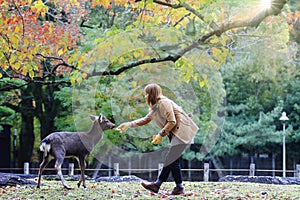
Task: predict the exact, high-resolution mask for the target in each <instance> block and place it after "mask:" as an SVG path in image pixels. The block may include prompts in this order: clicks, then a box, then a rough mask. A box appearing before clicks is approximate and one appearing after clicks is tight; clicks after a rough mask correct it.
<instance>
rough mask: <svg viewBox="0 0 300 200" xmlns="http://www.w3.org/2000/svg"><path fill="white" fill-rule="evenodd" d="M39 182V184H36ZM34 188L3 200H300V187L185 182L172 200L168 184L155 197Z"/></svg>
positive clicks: (124, 187) (114, 190)
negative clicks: (182, 193) (182, 189)
mask: <svg viewBox="0 0 300 200" xmlns="http://www.w3.org/2000/svg"><path fill="white" fill-rule="evenodd" d="M35 181H36V180H35ZM42 183H43V185H42V186H41V188H40V189H37V188H36V187H34V186H29V185H26V186H2V187H1V195H0V198H1V199H14V200H16V199H53V200H54V199H55V200H56V199H85V200H86V199H99V200H103V199H289V200H291V199H295V200H296V199H300V186H299V185H272V184H257V183H237V182H184V186H185V191H186V195H185V196H170V195H169V193H171V191H172V189H173V187H174V183H173V182H167V183H164V184H163V185H162V187H161V190H160V191H159V193H158V194H153V193H151V192H149V191H147V190H145V189H143V187H142V186H141V185H140V183H139V182H117V183H112V182H95V181H87V188H85V189H84V188H77V186H76V185H77V181H68V184H69V185H70V186H71V187H73V188H74V189H71V190H66V189H64V188H63V186H62V184H61V182H60V181H47V180H43V181H42Z"/></svg>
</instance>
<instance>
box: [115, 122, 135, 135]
mask: <svg viewBox="0 0 300 200" xmlns="http://www.w3.org/2000/svg"><path fill="white" fill-rule="evenodd" d="M130 127H131V122H124V123H122V124H120V125H119V126H118V127H117V128H116V130H117V131H119V132H120V133H124V132H125V131H126V130H127V129H128V128H130Z"/></svg>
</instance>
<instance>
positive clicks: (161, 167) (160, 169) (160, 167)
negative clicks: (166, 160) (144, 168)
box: [157, 163, 164, 176]
mask: <svg viewBox="0 0 300 200" xmlns="http://www.w3.org/2000/svg"><path fill="white" fill-rule="evenodd" d="M163 168H164V164H163V163H158V175H157V176H159V175H160V173H161V171H162V169H163Z"/></svg>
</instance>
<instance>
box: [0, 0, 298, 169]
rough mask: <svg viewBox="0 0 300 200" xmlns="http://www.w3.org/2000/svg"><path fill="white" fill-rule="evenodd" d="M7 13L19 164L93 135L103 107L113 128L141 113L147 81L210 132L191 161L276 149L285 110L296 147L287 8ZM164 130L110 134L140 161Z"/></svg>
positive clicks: (82, 4)
mask: <svg viewBox="0 0 300 200" xmlns="http://www.w3.org/2000/svg"><path fill="white" fill-rule="evenodd" d="M291 3H292V5H293V6H294V7H296V6H297V3H296V2H294V1H292V2H291ZM1 5H2V7H1V11H2V12H1V17H2V19H1V26H2V27H3V31H2V32H1V38H0V39H1V43H0V44H1V52H0V55H1V57H0V66H1V71H0V72H1V73H0V74H1V75H0V76H1V88H0V90H1V102H2V104H1V105H2V107H1V109H2V110H3V114H2V116H1V117H2V118H3V119H4V120H6V121H7V122H11V121H12V119H14V120H13V121H14V123H15V124H14V127H16V128H18V129H19V130H20V131H19V132H20V136H19V142H20V146H19V149H20V156H19V157H20V163H23V162H24V161H30V160H31V159H32V150H33V148H34V142H39V141H40V138H43V137H45V136H46V135H47V134H49V133H50V132H52V131H54V130H74V129H81V130H83V129H85V127H88V121H85V120H84V119H85V116H86V115H88V114H93V113H97V112H100V110H101V112H103V113H104V114H105V115H107V116H109V117H110V118H114V120H115V121H116V123H120V122H122V121H126V120H132V119H134V118H137V117H140V116H143V115H144V114H145V112H147V108H146V107H145V104H144V99H143V97H142V94H141V93H142V88H143V86H144V85H145V84H146V83H148V82H150V81H156V82H158V83H160V84H161V85H163V86H164V89H165V91H166V93H167V95H168V96H170V97H171V98H173V99H174V100H176V101H178V102H180V103H181V104H182V105H183V107H184V109H185V110H187V111H190V112H193V113H194V119H195V121H196V122H197V123H198V124H199V125H200V127H201V130H200V133H201V134H199V135H198V136H197V138H195V142H196V145H194V146H193V147H192V148H191V149H190V151H188V152H187V153H186V154H185V158H186V159H189V160H193V159H198V160H201V159H203V158H204V157H205V156H206V155H207V153H208V152H210V156H212V157H213V156H223V155H234V154H239V153H241V152H245V151H246V152H249V153H251V154H253V153H260V152H274V149H273V148H275V152H276V147H275V146H276V143H278V142H279V141H278V138H277V137H270V135H276V134H279V132H280V130H281V129H280V124H279V122H278V120H277V118H278V117H279V115H280V113H281V111H282V110H286V111H287V112H288V113H291V116H290V115H289V117H290V118H291V121H292V124H293V127H290V130H291V131H290V133H291V135H290V136H291V137H290V139H291V141H290V143H291V144H292V143H295V144H297V143H298V136H297V135H298V131H297V127H298V123H297V119H298V117H299V112H298V110H299V109H298V104H297V98H296V96H295V94H298V93H297V92H298V89H299V88H298V87H297V85H298V84H297V82H298V79H299V77H298V76H299V67H298V66H297V65H295V59H296V52H297V49H298V47H297V45H295V44H294V43H293V42H292V40H290V35H293V37H294V38H297V31H296V30H297V23H298V22H299V20H298V17H299V13H298V12H296V10H295V12H290V10H289V7H288V6H287V5H286V2H285V1H284V0H282V1H280V0H276V1H273V4H272V6H271V8H267V7H264V5H262V4H261V1H253V2H248V1H239V2H234V3H233V2H231V1H209V0H208V1H198V2H196V1H184V2H183V1H156V0H154V1H122V0H119V1H101V2H99V1H96V0H95V1H84V0H80V1H77V0H75V1H72V2H71V3H68V4H67V3H65V2H64V1H45V2H43V1H40V0H39V1H27V2H26V1H5V2H4V1H3V2H1ZM178 88H180V90H178ZM174 91H177V92H174ZM71 96H72V98H71ZM225 116H228V117H226V118H225ZM225 119H226V120H225ZM73 120H74V121H75V123H73ZM66 124H67V125H66ZM223 125H224V129H223ZM294 127H295V130H296V131H294V130H293V129H294ZM221 130H223V131H221ZM292 130H293V131H292ZM156 131H157V129H156V127H155V126H150V127H147V128H144V129H139V131H137V130H132V132H130V134H128V135H118V134H116V133H115V132H109V133H108V134H107V135H106V137H107V139H109V140H110V141H112V143H113V144H114V145H118V146H122V148H124V149H128V150H131V151H142V152H143V151H151V150H152V149H153V146H152V145H150V143H149V137H151V135H152V134H155V133H156ZM141 133H142V134H141ZM212 138H218V140H212ZM217 142H218V143H217ZM213 148H214V149H213ZM277 151H279V150H278V149H277Z"/></svg>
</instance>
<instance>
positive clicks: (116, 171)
mask: <svg viewBox="0 0 300 200" xmlns="http://www.w3.org/2000/svg"><path fill="white" fill-rule="evenodd" d="M162 168H163V164H162V163H159V164H158V168H157V169H128V168H124V169H123V168H120V165H119V163H114V164H113V168H110V169H86V171H108V172H109V176H119V175H120V171H122V172H127V173H128V174H131V172H132V171H149V172H150V171H158V173H160V171H161V170H162ZM7 169H10V170H11V168H7ZM7 169H6V170H7ZM17 169H18V170H20V168H15V170H17ZM33 170H36V171H38V170H39V168H29V163H28V162H26V163H24V168H23V171H24V174H29V172H30V171H33ZM45 170H54V171H55V169H54V168H46V169H45ZM62 170H64V171H68V174H69V175H70V176H71V175H74V171H79V170H80V169H79V168H75V167H74V163H69V167H68V168H62ZM182 171H183V172H188V179H190V178H191V177H190V176H191V173H190V172H202V173H203V181H205V182H207V181H209V180H210V173H211V172H217V171H221V172H248V173H249V176H255V173H256V172H273V173H275V172H282V173H283V172H284V171H283V170H267V169H255V164H253V163H252V164H250V167H249V169H210V168H209V163H204V167H203V168H202V169H200V168H198V169H182ZM285 172H287V173H293V174H294V177H297V178H300V164H297V165H296V168H295V170H285ZM274 176H275V175H274ZM199 180H200V177H199Z"/></svg>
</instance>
